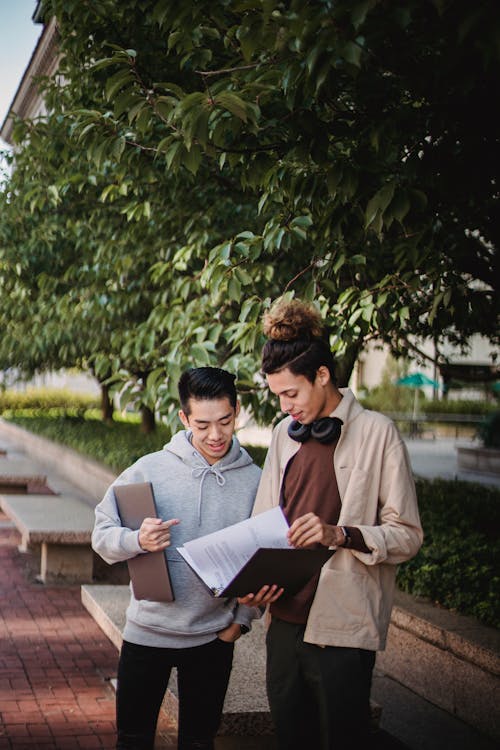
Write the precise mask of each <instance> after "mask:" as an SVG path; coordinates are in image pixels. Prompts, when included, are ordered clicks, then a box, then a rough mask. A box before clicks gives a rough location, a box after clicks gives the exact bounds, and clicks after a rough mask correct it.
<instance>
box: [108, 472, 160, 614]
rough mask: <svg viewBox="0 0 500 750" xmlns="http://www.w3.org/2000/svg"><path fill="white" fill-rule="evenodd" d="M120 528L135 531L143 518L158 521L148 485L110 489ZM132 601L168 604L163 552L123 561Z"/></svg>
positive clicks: (139, 484) (145, 553)
mask: <svg viewBox="0 0 500 750" xmlns="http://www.w3.org/2000/svg"><path fill="white" fill-rule="evenodd" d="M113 490H114V493H115V498H116V505H117V507H118V513H119V515H120V520H121V522H122V525H123V526H126V527H127V528H128V529H133V530H134V531H135V530H136V529H139V528H140V526H141V524H142V522H143V521H144V519H145V518H158V512H157V510H156V505H155V500H154V494H153V486H152V484H151V482H138V483H134V484H117V485H115V487H113ZM127 565H128V572H129V574H130V580H131V582H132V588H133V590H134V596H135V598H136V599H150V600H151V601H155V602H172V601H173V600H174V593H173V591H172V584H171V582H170V576H169V573H168V567H167V559H166V557H165V553H164V552H163V551H162V550H160V551H159V552H144V553H140V554H139V555H137V556H136V557H132V558H130V559H129V560H127Z"/></svg>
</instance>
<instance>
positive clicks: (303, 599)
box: [270, 439, 369, 624]
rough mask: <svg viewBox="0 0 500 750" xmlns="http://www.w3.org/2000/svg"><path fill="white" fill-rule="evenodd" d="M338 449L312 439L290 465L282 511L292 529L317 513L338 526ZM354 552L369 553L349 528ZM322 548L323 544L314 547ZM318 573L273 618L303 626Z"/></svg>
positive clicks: (360, 537)
mask: <svg viewBox="0 0 500 750" xmlns="http://www.w3.org/2000/svg"><path fill="white" fill-rule="evenodd" d="M336 446H337V441H335V442H334V443H329V444H324V443H319V442H318V441H317V440H314V439H310V440H307V441H306V442H305V443H302V445H301V446H300V448H299V450H298V451H297V453H296V454H295V455H294V456H293V457H292V458H291V460H290V461H289V463H288V466H287V469H286V474H285V478H284V481H283V486H282V507H283V511H284V514H285V516H286V518H287V521H288V523H289V524H290V525H292V523H293V522H294V521H295V519H296V518H299V517H300V516H303V515H305V514H306V513H315V514H316V515H317V516H319V518H321V520H322V521H323V522H324V523H327V524H331V525H333V526H335V525H337V522H338V520H339V515H340V508H341V505H342V501H341V499H340V495H339V488H338V485H337V478H336V476H335V469H334V466H333V454H334V452H335V448H336ZM349 532H350V534H351V539H352V541H351V544H350V548H351V549H358V550H360V551H363V552H369V549H368V548H367V547H366V545H365V543H364V540H363V535H362V534H361V532H360V531H359V529H353V528H352V527H349ZM315 546H316V547H320V546H321V545H320V544H317V545H315ZM318 580H319V573H318V574H317V575H315V576H314V578H312V579H311V580H310V581H309V582H308V583H307V584H306V585H305V586H304V587H303V588H302V589H301V590H300V591H298V592H297V593H296V594H294V595H293V596H287V595H286V591H285V592H284V594H283V595H282V596H281V597H280V598H279V599H278V600H277V601H276V602H274V604H272V605H271V608H270V611H271V614H272V615H273V616H274V617H278V618H279V619H281V620H286V621H287V622H293V623H297V624H304V623H306V622H307V618H308V616H309V610H310V608H311V604H312V602H313V599H314V595H315V593H316V587H317V585H318Z"/></svg>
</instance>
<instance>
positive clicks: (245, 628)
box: [240, 625, 250, 635]
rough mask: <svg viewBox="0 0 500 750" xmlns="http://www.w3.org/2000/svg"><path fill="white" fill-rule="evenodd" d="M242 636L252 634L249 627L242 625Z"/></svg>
mask: <svg viewBox="0 0 500 750" xmlns="http://www.w3.org/2000/svg"><path fill="white" fill-rule="evenodd" d="M240 630H241V635H245V634H246V633H249V632H250V628H249V627H248V625H240Z"/></svg>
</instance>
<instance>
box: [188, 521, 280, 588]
mask: <svg viewBox="0 0 500 750" xmlns="http://www.w3.org/2000/svg"><path fill="white" fill-rule="evenodd" d="M288 528H289V527H288V522H287V520H286V518H285V516H284V514H283V511H282V510H281V508H280V507H279V506H278V507H276V508H273V509H272V510H268V511H266V512H265V513H260V514H259V515H257V516H253V517H252V518H248V519H246V520H245V521H240V523H235V524H234V525H233V526H227V527H226V528H225V529H220V530H219V531H214V532H213V533H212V534H207V535H206V536H201V537H199V538H198V539H193V540H192V541H190V542H186V543H185V544H184V547H178V548H177V549H178V551H179V552H180V554H181V555H182V556H183V558H184V559H185V560H186V562H187V563H188V564H189V565H190V566H191V567H192V568H193V570H194V571H195V573H197V574H198V575H199V576H200V578H201V579H202V580H203V581H204V582H205V583H206V584H207V586H208V587H209V588H210V589H211V590H212V592H213V593H214V594H218V593H220V592H221V591H223V590H224V589H225V588H226V586H227V585H228V584H229V583H231V581H232V580H233V578H234V577H235V576H236V575H237V574H238V573H239V571H240V570H241V568H242V567H243V566H244V565H245V563H247V562H248V560H250V558H251V557H252V555H253V554H255V552H257V550H258V549H259V548H260V547H274V548H276V547H277V548H288V547H290V544H289V542H288V538H287V532H288Z"/></svg>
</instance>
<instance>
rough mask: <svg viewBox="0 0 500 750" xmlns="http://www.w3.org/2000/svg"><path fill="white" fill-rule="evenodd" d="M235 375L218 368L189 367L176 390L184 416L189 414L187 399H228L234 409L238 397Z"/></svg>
mask: <svg viewBox="0 0 500 750" xmlns="http://www.w3.org/2000/svg"><path fill="white" fill-rule="evenodd" d="M235 380H236V375H232V374H231V373H230V372H227V370H222V369H221V368H220V367H191V368H189V370H186V371H185V372H183V373H182V375H181V377H180V378H179V383H178V386H177V387H178V390H179V401H180V404H181V409H182V411H183V412H184V414H185V415H186V416H189V414H190V411H191V410H190V408H189V399H190V398H194V399H198V400H207V401H208V400H210V401H211V400H215V399H221V398H226V397H227V398H228V399H229V402H230V404H231V406H232V407H233V408H234V409H235V408H236V403H237V400H238V396H237V393H236V386H235V384H234V381H235Z"/></svg>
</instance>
